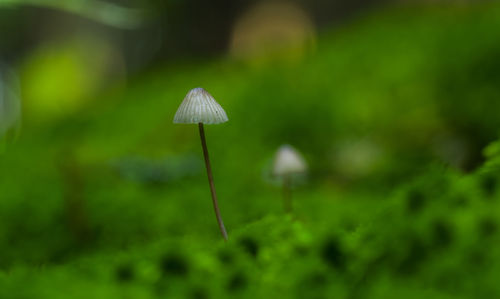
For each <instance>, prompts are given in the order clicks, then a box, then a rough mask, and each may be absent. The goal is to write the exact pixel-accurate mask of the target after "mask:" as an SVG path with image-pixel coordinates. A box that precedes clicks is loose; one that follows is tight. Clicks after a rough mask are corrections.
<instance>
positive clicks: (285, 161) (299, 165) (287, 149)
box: [273, 144, 307, 176]
mask: <svg viewBox="0 0 500 299" xmlns="http://www.w3.org/2000/svg"><path fill="white" fill-rule="evenodd" d="M306 171H307V164H306V161H305V160H304V158H303V157H302V155H301V154H300V153H299V152H298V151H297V150H296V149H295V148H293V147H292V146H290V145H287V144H285V145H282V146H280V148H279V149H278V151H277V152H276V157H275V159H274V165H273V174H274V175H277V176H283V175H288V174H298V173H304V172H306Z"/></svg>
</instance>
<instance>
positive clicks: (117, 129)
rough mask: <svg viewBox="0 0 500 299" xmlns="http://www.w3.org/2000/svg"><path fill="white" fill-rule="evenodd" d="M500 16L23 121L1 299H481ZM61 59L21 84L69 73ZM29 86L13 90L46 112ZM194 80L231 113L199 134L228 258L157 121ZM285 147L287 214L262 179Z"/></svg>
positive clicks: (200, 190) (9, 184) (182, 160)
mask: <svg viewBox="0 0 500 299" xmlns="http://www.w3.org/2000/svg"><path fill="white" fill-rule="evenodd" d="M499 16H500V6H499V5H497V4H484V5H477V6H471V7H467V8H464V7H453V8H451V7H447V8H432V9H430V8H429V9H427V8H421V9H420V10H415V9H412V10H409V9H408V10H405V9H396V10H390V11H386V12H379V13H377V14H374V15H372V16H370V17H368V18H366V19H364V20H363V21H358V22H355V23H353V24H351V25H350V26H347V27H346V28H344V29H339V30H337V31H336V32H331V33H324V34H323V35H322V36H320V37H319V39H318V42H317V49H316V52H314V53H308V54H307V55H306V56H304V57H303V58H302V59H300V60H295V61H293V62H290V61H289V60H286V61H282V60H279V59H278V60H276V61H273V60H270V61H269V62H268V63H266V64H265V65H263V64H253V63H251V61H250V63H247V62H246V61H244V60H243V61H230V60H224V61H222V60H218V61H209V62H206V63H204V64H201V65H200V64H194V63H193V64H182V65H176V66H165V67H159V68H158V69H157V70H156V71H153V72H152V73H150V74H147V75H144V76H142V77H136V78H133V79H132V80H131V82H130V85H129V86H128V87H126V89H120V88H110V90H109V91H107V92H103V93H100V96H99V97H98V96H97V95H96V93H92V94H91V95H88V97H89V98H91V99H92V100H91V99H89V100H88V101H87V98H86V97H85V96H83V95H82V94H84V91H82V93H80V94H79V97H80V96H81V99H82V102H81V104H80V102H79V104H78V105H77V106H74V107H73V106H72V108H71V109H69V112H68V113H67V114H65V115H59V116H58V117H55V118H52V119H50V120H46V121H44V122H39V121H38V120H37V119H36V118H35V115H33V118H26V119H25V120H24V129H23V132H22V135H21V136H20V138H19V139H18V140H17V142H15V143H9V144H7V149H6V152H5V153H4V154H3V155H2V156H0V190H2V195H1V197H0V223H2V225H1V226H0V249H1V250H0V269H1V270H0V298H13V297H14V298H67V297H68V296H71V298H126V297H132V298H158V297H168V298H269V297H272V296H274V297H280V298H331V297H339V298H422V297H424V296H428V297H431V298H478V297H480V298H482V297H486V298H495V297H496V296H498V294H500V289H499V287H498V283H497V281H496V278H497V276H498V273H500V272H499V271H500V269H499V267H500V263H499V261H500V259H499V258H500V252H498V249H496V247H495V246H494V244H495V242H497V241H498V237H499V235H498V225H499V222H498V212H497V211H498V210H499V209H498V208H499V207H498V205H499V201H498V198H499V193H498V192H499V191H498V180H499V173H498V168H496V167H494V165H496V164H495V163H498V144H495V143H494V144H493V145H491V146H489V147H488V148H487V149H486V150H485V153H486V156H487V157H488V159H489V160H488V162H487V163H486V164H485V166H481V165H483V160H484V159H483V156H482V152H483V149H484V148H485V147H486V146H487V145H488V144H490V143H491V142H492V141H494V140H495V139H497V138H498V128H500V123H499V122H500V118H498V117H497V111H500V101H498V98H499V96H500V87H499V85H498V80H497V79H498V74H497V72H496V71H495V70H497V69H498V64H499V63H500V62H499V61H500V60H499V59H498V53H499V52H498V49H500V38H499V37H500V34H499V33H500V18H499ZM64 49H65V48H63V49H62V50H61V51H63V52H62V53H66V52H65V51H64ZM69 53H70V54H68V55H69V56H65V55H62V56H58V57H69V58H68V59H67V60H65V59H62V60H59V59H55V60H50V59H48V58H40V59H39V60H38V59H35V60H33V61H31V62H28V63H27V64H26V68H25V69H24V70H23V71H24V72H25V73H24V74H22V75H21V77H23V75H24V76H25V77H23V78H25V80H27V83H33V82H30V80H34V81H35V83H36V82H42V83H39V84H40V85H42V87H45V86H46V84H45V83H43V79H41V78H38V76H37V74H44V73H45V72H44V69H45V68H46V67H47V68H49V69H50V68H54V69H52V70H53V73H52V72H49V73H48V74H49V75H51V76H52V75H53V76H54V77H51V78H54V79H53V80H59V78H64V77H65V74H66V72H67V73H69V74H73V71H74V70H75V69H78V68H79V64H73V62H75V61H76V62H79V61H80V60H79V58H75V59H73V58H74V56H72V55H74V53H73V52H71V51H69ZM76 53H79V52H78V51H76ZM34 57H37V56H34ZM43 57H45V56H43ZM48 57H49V58H50V56H48ZM53 61H55V62H56V63H55V64H54V63H52V62H53ZM59 68H60V70H59V71H60V72H59V71H57V70H56V69H59ZM68 70H70V71H68ZM73 75H74V74H73ZM76 75H78V73H76ZM70 79H71V77H70ZM38 80H40V81H38ZM61 80H63V79H61ZM79 80H80V79H78V80H76V79H74V78H73V80H69V81H68V82H67V83H68V84H75V85H77V86H76V87H80V88H81V87H82V86H86V85H84V84H83V83H81V82H86V81H85V80H87V79H85V80H83V79H82V80H83V81H79ZM89 80H91V79H89ZM35 83H33V85H30V84H27V85H23V86H22V92H23V94H25V93H28V94H30V92H32V93H31V94H33V96H43V97H44V98H47V99H49V100H48V101H50V96H47V95H44V94H39V92H33V91H32V90H31V91H30V89H29V88H35V87H36V86H39V85H37V84H35ZM50 84H52V82H50ZM50 84H49V87H50V86H51V85H50ZM80 84H81V85H80ZM196 85H200V86H203V87H205V88H206V89H207V90H209V91H210V92H211V93H212V94H213V95H214V97H215V98H216V99H217V100H218V101H219V103H221V105H222V106H223V107H224V108H225V110H226V111H227V114H228V116H229V118H230V121H229V122H228V123H226V124H223V125H218V126H207V128H206V130H207V138H208V146H209V149H210V152H211V158H212V164H213V167H214V176H215V181H216V185H217V188H218V195H219V198H220V199H219V200H220V206H221V210H222V214H223V217H224V219H225V222H226V225H227V227H228V231H229V236H230V240H229V242H228V243H227V244H223V243H222V241H221V240H220V238H219V235H218V231H217V230H216V224H215V219H214V216H213V214H212V207H211V202H210V199H209V192H208V186H207V182H206V178H205V177H204V172H203V167H202V166H201V162H200V161H201V149H200V147H199V139H198V136H197V130H196V126H190V125H184V126H182V125H176V126H174V125H172V123H171V120H172V117H173V115H174V113H175V111H176V108H177V106H178V105H179V103H180V102H181V100H182V98H183V96H184V95H185V93H186V92H187V91H188V90H189V89H191V88H193V87H195V86H196ZM33 86H34V87H33ZM73 87H74V86H63V87H62V89H61V90H57V88H55V87H54V89H53V90H48V92H53V91H54V90H55V92H54V93H55V94H56V95H60V96H59V97H54V99H53V100H54V101H59V100H60V101H66V100H68V99H67V98H66V93H64V92H68V94H69V95H71V92H70V91H71V90H73V89H72V88H73ZM42 91H46V90H45V89H44V88H42ZM78 99H80V98H78ZM27 109H28V108H27ZM283 143H289V144H292V145H294V146H296V147H297V148H298V149H300V150H301V152H303V153H304V154H305V156H306V159H307V160H308V161H309V162H310V164H311V167H310V168H311V174H310V176H309V179H310V182H309V184H308V186H301V187H300V188H296V190H295V193H294V200H295V206H296V209H295V211H296V214H295V215H294V217H289V216H284V215H283V212H282V211H281V203H280V190H279V189H278V188H276V187H275V186H271V185H269V184H267V183H266V181H265V177H266V175H267V174H266V173H265V171H263V169H267V168H269V167H268V165H269V163H270V161H271V159H272V155H273V153H274V151H275V149H276V148H277V147H278V146H279V145H281V144H283ZM492 165H493V166H492ZM464 170H465V171H466V172H464ZM27 284H29V287H26V285H27Z"/></svg>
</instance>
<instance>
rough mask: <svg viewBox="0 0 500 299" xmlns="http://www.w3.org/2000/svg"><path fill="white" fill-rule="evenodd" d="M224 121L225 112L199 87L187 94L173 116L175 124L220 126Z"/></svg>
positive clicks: (225, 117)
mask: <svg viewBox="0 0 500 299" xmlns="http://www.w3.org/2000/svg"><path fill="white" fill-rule="evenodd" d="M226 121H228V119H227V115H226V111H224V109H222V107H221V105H219V103H217V102H216V101H215V99H214V98H213V97H212V95H211V94H209V93H208V91H206V90H205V89H203V88H201V87H198V88H194V89H191V90H190V91H189V92H188V93H187V95H186V97H185V98H184V101H182V103H181V105H180V106H179V109H177V112H176V113H175V116H174V123H175V124H197V123H204V124H220V123H223V122H226Z"/></svg>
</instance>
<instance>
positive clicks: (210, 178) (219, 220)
mask: <svg viewBox="0 0 500 299" xmlns="http://www.w3.org/2000/svg"><path fill="white" fill-rule="evenodd" d="M198 128H199V129H200V138H201V146H202V147H203V157H204V158H205V166H206V168H207V176H208V183H209V184H210V192H211V193H212V202H213V204H214V211H215V217H217V223H219V229H220V232H221V233H222V237H223V238H224V241H227V232H226V228H225V227H224V222H223V221H222V216H221V215H220V211H219V204H218V202H217V194H216V193H215V185H214V178H213V176H212V167H211V166H210V159H209V157H208V149H207V141H206V139H205V130H204V128H203V123H198Z"/></svg>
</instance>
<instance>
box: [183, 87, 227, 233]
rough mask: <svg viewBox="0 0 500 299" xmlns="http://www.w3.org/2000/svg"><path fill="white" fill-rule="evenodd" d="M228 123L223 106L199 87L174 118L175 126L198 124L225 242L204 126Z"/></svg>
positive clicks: (218, 221)
mask: <svg viewBox="0 0 500 299" xmlns="http://www.w3.org/2000/svg"><path fill="white" fill-rule="evenodd" d="M226 121H228V118H227V115H226V112H225V111H224V109H222V107H221V105H219V103H217V102H216V101H215V99H214V98H213V97H212V95H211V94H209V93H208V92H207V91H206V90H205V89H203V88H199V87H198V88H194V89H192V90H190V91H189V92H188V93H187V95H186V97H185V98H184V100H183V101H182V103H181V105H180V106H179V109H177V112H176V113H175V116H174V123H175V124H198V128H199V131H200V138H201V146H202V148H203V156H204V158H205V166H206V168H207V176H208V183H209V185H210V192H211V194H212V202H213V206H214V211H215V216H216V217H217V223H218V224H219V229H220V231H221V233H222V237H223V238H224V240H225V241H227V232H226V228H225V227H224V222H223V221H222V217H221V214H220V211H219V204H218V202H217V194H216V193H215V185H214V178H213V175H212V167H211V166H210V159H209V157H208V149H207V141H206V139H205V130H204V127H203V125H204V124H220V123H224V122H226Z"/></svg>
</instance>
